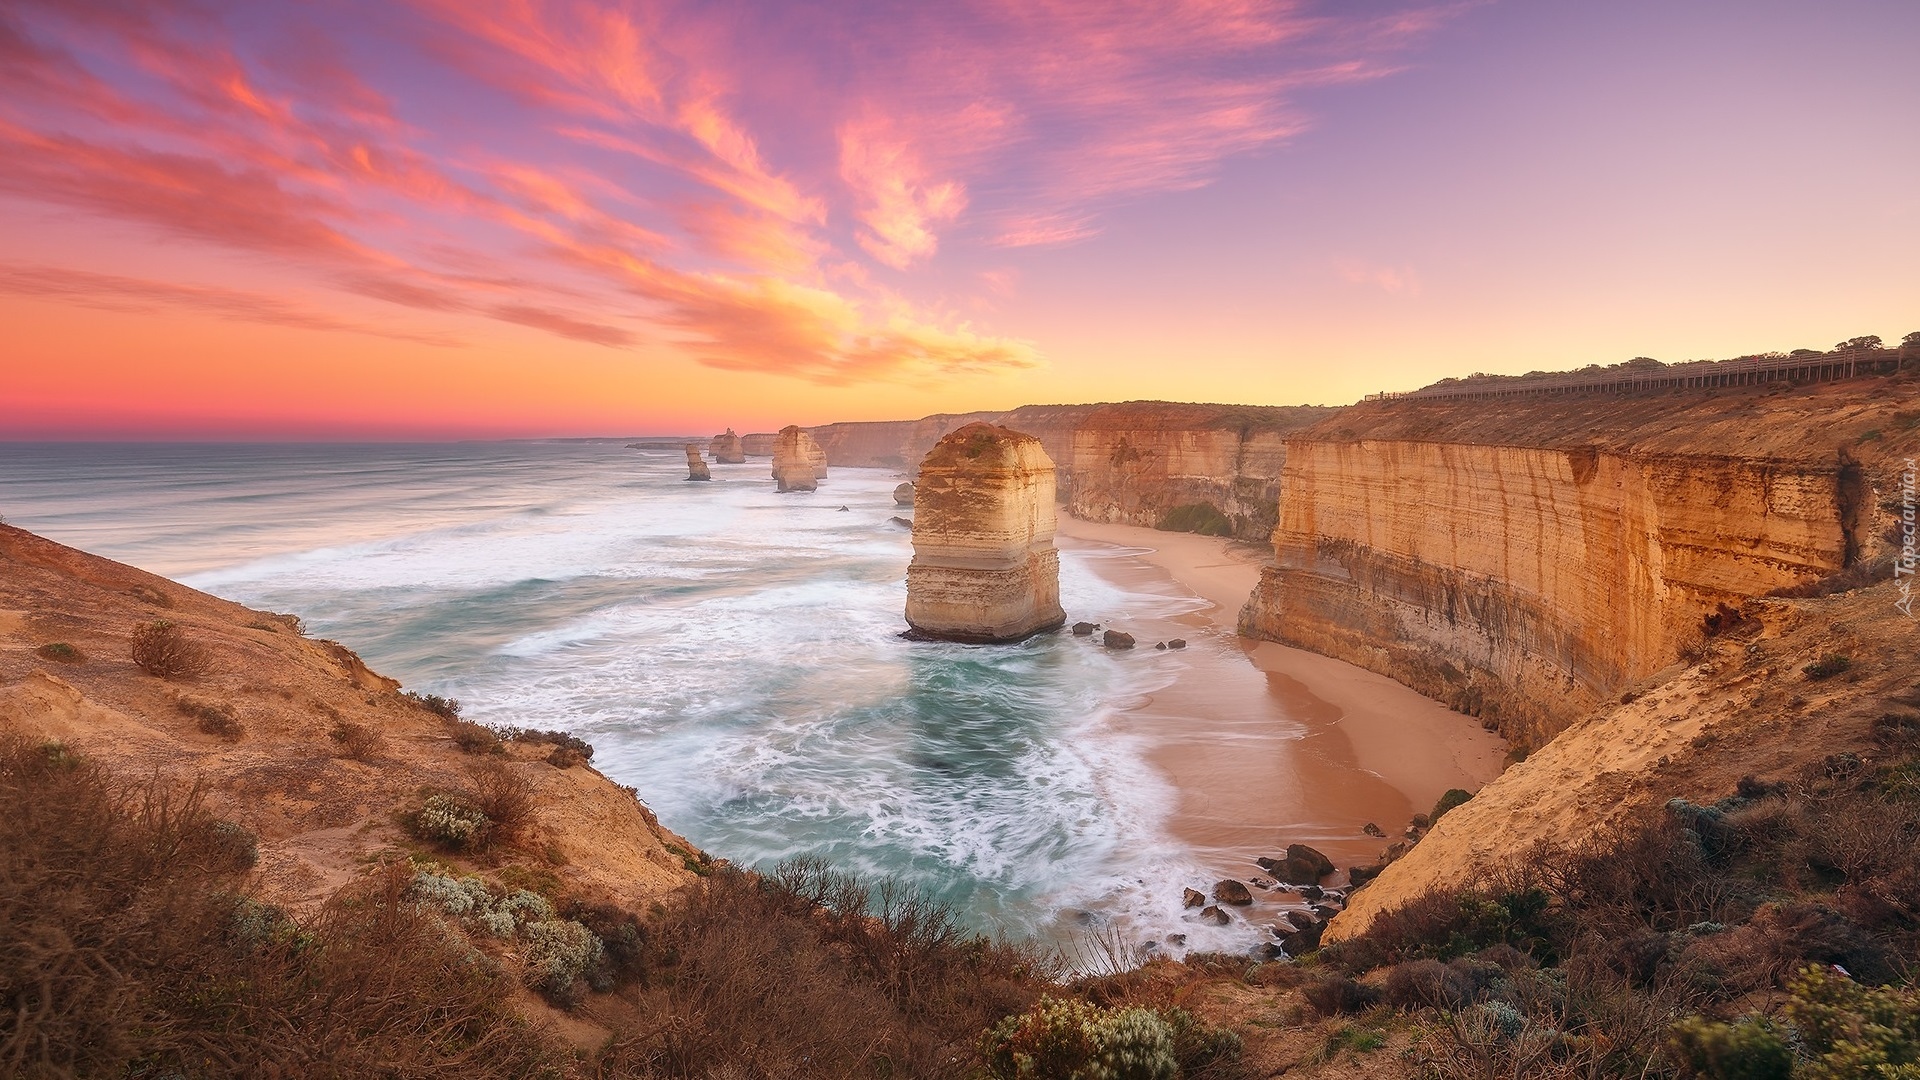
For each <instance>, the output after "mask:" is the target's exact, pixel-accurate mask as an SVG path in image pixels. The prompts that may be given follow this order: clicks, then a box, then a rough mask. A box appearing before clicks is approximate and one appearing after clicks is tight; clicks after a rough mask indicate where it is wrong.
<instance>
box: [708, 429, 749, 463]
mask: <svg viewBox="0 0 1920 1080" xmlns="http://www.w3.org/2000/svg"><path fill="white" fill-rule="evenodd" d="M707 452H708V453H710V454H712V455H713V460H714V461H716V462H718V463H719V464H721V465H739V464H741V463H742V462H744V461H746V460H747V448H746V444H745V443H743V442H742V441H741V439H740V436H738V435H735V434H734V433H733V429H732V428H728V429H727V430H726V431H725V432H724V433H723V434H720V435H715V436H714V437H713V441H712V442H711V443H709V444H708V445H707Z"/></svg>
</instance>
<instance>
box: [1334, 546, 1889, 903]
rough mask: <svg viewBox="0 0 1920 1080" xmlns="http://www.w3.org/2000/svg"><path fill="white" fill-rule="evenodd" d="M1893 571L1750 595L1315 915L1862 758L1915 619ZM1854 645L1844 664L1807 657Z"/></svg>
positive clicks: (1480, 872)
mask: <svg viewBox="0 0 1920 1080" xmlns="http://www.w3.org/2000/svg"><path fill="white" fill-rule="evenodd" d="M1897 597H1898V591H1897V588H1896V586H1894V585H1893V584H1890V583H1889V584H1881V585H1878V586H1875V587H1873V588H1868V589H1862V590H1860V591H1858V592H1854V593H1849V594H1846V595H1841V596H1834V597H1828V598H1824V599H1815V600H1757V601H1753V602H1751V603H1749V604H1748V605H1747V608H1746V611H1745V615H1746V620H1745V621H1744V622H1743V623H1742V624H1741V627H1740V628H1739V629H1738V630H1737V631H1736V632H1734V633H1730V634H1727V635H1725V636H1722V637H1717V638H1714V639H1712V640H1711V641H1709V642H1708V643H1707V645H1706V646H1705V647H1704V648H1703V650H1702V652H1701V653H1700V656H1701V662H1700V663H1698V664H1695V665H1692V666H1690V667H1687V668H1684V669H1671V670H1669V671H1666V672H1663V673H1662V675H1661V676H1660V677H1659V678H1658V679H1656V680H1655V681H1654V682H1653V683H1652V684H1651V685H1646V686H1642V687H1641V688H1640V690H1641V692H1640V694H1639V696H1638V697H1636V698H1635V699H1634V700H1633V701H1632V702H1629V703H1627V704H1616V705H1613V706H1610V707H1608V708H1606V709H1604V710H1602V711H1600V712H1598V713H1596V714H1594V715H1591V716H1589V717H1586V718H1583V719H1582V720H1581V721H1579V722H1577V723H1576V724H1574V725H1573V726H1572V727H1569V728H1567V729H1566V730H1565V731H1562V732H1561V733H1560V734H1559V735H1557V736H1555V737H1554V738H1553V740H1552V741H1551V742H1549V743H1547V744H1546V745H1545V746H1544V747H1542V748H1540V749H1539V750H1537V751H1535V752H1534V753H1533V754H1532V755H1531V756H1529V757H1528V758H1527V759H1526V760H1525V761H1523V762H1520V763H1519V764H1517V765H1514V766H1512V767H1511V768H1509V769H1508V770H1507V771H1506V772H1505V773H1502V774H1501V775H1500V776H1499V777H1498V778H1496V779H1495V780H1493V781H1492V782H1491V783H1489V784H1487V786H1486V787H1484V788H1482V789H1481V790H1480V792H1479V793H1478V794H1476V795H1475V796H1474V797H1473V798H1472V799H1471V800H1470V801H1468V802H1466V803H1465V804H1463V805H1461V806H1459V807H1456V808H1455V809H1453V810H1450V811H1448V812H1447V815H1446V816H1445V817H1444V818H1442V819H1441V820H1440V823H1439V824H1438V825H1436V826H1434V828H1433V831H1432V832H1430V833H1428V834H1427V835H1426V836H1425V837H1424V838H1422V839H1421V840H1420V842H1419V843H1417V844H1415V845H1414V846H1413V849H1412V850H1411V851H1410V852H1408V853H1407V854H1406V855H1405V856H1403V857H1402V858H1400V859H1399V860H1397V861H1395V862H1393V863H1391V864H1390V865H1388V866H1387V868H1386V869H1385V871H1384V872H1382V873H1381V874H1380V876H1379V877H1378V878H1376V879H1374V880H1373V881H1372V882H1371V883H1369V884H1367V885H1366V886H1365V887H1363V888H1360V889H1358V890H1355V891H1354V892H1353V893H1351V894H1350V895H1349V897H1348V901H1347V909H1346V911H1345V912H1343V913H1342V914H1340V915H1339V916H1338V917H1336V918H1335V919H1334V920H1333V922H1332V924H1331V925H1330V926H1329V927H1328V929H1327V934H1326V940H1328V941H1336V940H1341V939H1345V938H1350V937H1354V936H1356V935H1358V934H1360V933H1361V932H1363V931H1364V930H1365V929H1366V928H1367V927H1368V926H1369V925H1370V924H1371V923H1372V922H1373V920H1374V918H1376V917H1377V916H1379V915H1380V914H1382V913H1383V912H1387V911H1391V910H1393V909H1394V908H1397V907H1401V906H1403V905H1405V904H1407V903H1408V902H1410V901H1412V900H1414V899H1415V898H1417V897H1419V896H1420V895H1422V894H1423V893H1426V892H1428V891H1431V890H1435V889H1457V888H1463V887H1467V886H1471V885H1475V884H1480V883H1484V882H1486V881H1487V880H1488V879H1489V876H1490V874H1491V872H1492V871H1493V870H1495V869H1496V868H1498V867H1500V866H1502V865H1507V864H1513V863H1519V862H1523V861H1525V860H1526V858H1527V854H1528V851H1529V849H1530V848H1531V847H1532V846H1533V845H1534V844H1536V843H1545V844H1550V845H1557V846H1562V847H1572V846H1577V845H1579V844H1580V843H1582V842H1583V841H1586V840H1587V839H1589V838H1591V837H1593V836H1595V835H1596V834H1600V833H1602V832H1603V831H1604V830H1605V829H1606V828H1607V826H1609V825H1610V824H1613V823H1617V822H1620V821H1622V820H1624V819H1627V818H1629V817H1632V816H1634V815H1637V814H1643V813H1648V812H1655V811H1657V810H1658V808H1660V807H1662V806H1664V805H1666V803H1667V801H1668V800H1670V799H1674V798H1684V799H1687V800H1689V801H1692V802H1694V803H1697V804H1701V805H1707V804H1711V803H1714V802H1717V801H1719V800H1720V799H1723V798H1725V797H1726V796H1728V795H1730V794H1732V793H1733V791H1734V789H1735V787H1736V786H1737V785H1738V784H1739V782H1740V779H1741V777H1748V776H1751V777H1758V778H1760V779H1762V780H1767V781H1781V780H1792V779H1794V778H1795V777H1799V776H1804V775H1807V774H1808V773H1809V771H1812V772H1813V773H1815V774H1818V773H1819V771H1820V770H1821V769H1822V768H1823V765H1822V762H1823V761H1830V760H1833V759H1831V758H1829V757H1828V755H1838V754H1846V753H1851V754H1854V755H1856V756H1857V757H1859V758H1861V759H1865V760H1868V761H1871V760H1873V759H1874V757H1875V756H1876V753H1877V752H1883V751H1877V750H1876V747H1875V743H1874V738H1873V734H1872V731H1873V725H1874V722H1875V720H1876V719H1877V718H1878V717H1880V716H1882V715H1884V714H1885V713H1886V712H1887V710H1888V709H1889V708H1890V707H1896V706H1895V705H1894V703H1895V702H1896V701H1899V702H1904V703H1907V704H1911V702H1912V701H1913V700H1914V698H1913V694H1914V664H1913V654H1912V649H1911V642H1912V640H1913V637H1914V622H1913V620H1912V619H1910V618H1908V617H1907V616H1906V615H1905V614H1904V613H1902V612H1901V611H1900V610H1898V609H1897V608H1896V607H1895V606H1894V603H1895V600H1896V599H1897ZM1833 655H1841V656H1847V657H1849V658H1850V659H1851V663H1852V668H1851V670H1849V672H1848V674H1847V677H1846V678H1836V679H1826V680H1812V679H1809V678H1808V677H1807V676H1806V675H1805V674H1804V673H1803V672H1802V670H1801V669H1802V668H1804V667H1805V666H1806V665H1808V664H1810V663H1812V662H1814V661H1816V660H1818V659H1820V658H1822V657H1826V656H1833Z"/></svg>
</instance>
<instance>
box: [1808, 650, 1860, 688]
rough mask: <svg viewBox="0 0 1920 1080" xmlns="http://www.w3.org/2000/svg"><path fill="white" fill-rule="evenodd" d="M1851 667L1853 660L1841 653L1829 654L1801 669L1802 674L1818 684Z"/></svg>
mask: <svg viewBox="0 0 1920 1080" xmlns="http://www.w3.org/2000/svg"><path fill="white" fill-rule="evenodd" d="M1851 667H1853V659H1852V658H1851V657H1847V656H1842V655H1840V654H1839V653H1828V654H1827V655H1826V656H1823V657H1821V658H1820V659H1818V660H1815V661H1814V662H1813V663H1811V664H1808V665H1807V666H1805V667H1803V668H1801V669H1800V673H1801V674H1802V675H1805V676H1806V677H1807V678H1809V679H1812V680H1814V681H1815V682H1818V681H1819V680H1821V679H1831V678H1833V677H1834V676H1835V675H1839V674H1842V673H1843V672H1845V671H1846V670H1847V669H1849V668H1851Z"/></svg>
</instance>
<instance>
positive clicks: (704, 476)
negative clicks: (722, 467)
mask: <svg viewBox="0 0 1920 1080" xmlns="http://www.w3.org/2000/svg"><path fill="white" fill-rule="evenodd" d="M687 479H689V480H711V479H713V470H711V469H709V468H707V459H706V458H703V457H701V456H700V447H699V445H698V444H697V443H688V444H687Z"/></svg>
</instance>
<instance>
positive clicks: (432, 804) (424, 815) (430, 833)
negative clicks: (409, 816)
mask: <svg viewBox="0 0 1920 1080" xmlns="http://www.w3.org/2000/svg"><path fill="white" fill-rule="evenodd" d="M492 824H493V823H492V822H490V821H488V820H487V815H485V814H483V813H481V812H480V810H479V808H478V807H475V806H473V805H472V804H470V803H468V802H467V801H466V800H464V799H461V798H459V797H457V796H454V795H446V794H436V795H429V796H427V801H426V803H425V804H423V805H422V806H421V807H420V809H419V811H418V812H417V813H415V814H414V815H413V831H414V834H415V835H417V836H419V837H420V838H421V839H422V840H428V841H431V842H433V843H436V844H439V845H441V846H443V847H448V848H452V849H454V850H456V851H467V850H472V849H474V848H479V847H484V846H485V844H486V840H487V833H488V831H489V829H490V828H491V826H492Z"/></svg>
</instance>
